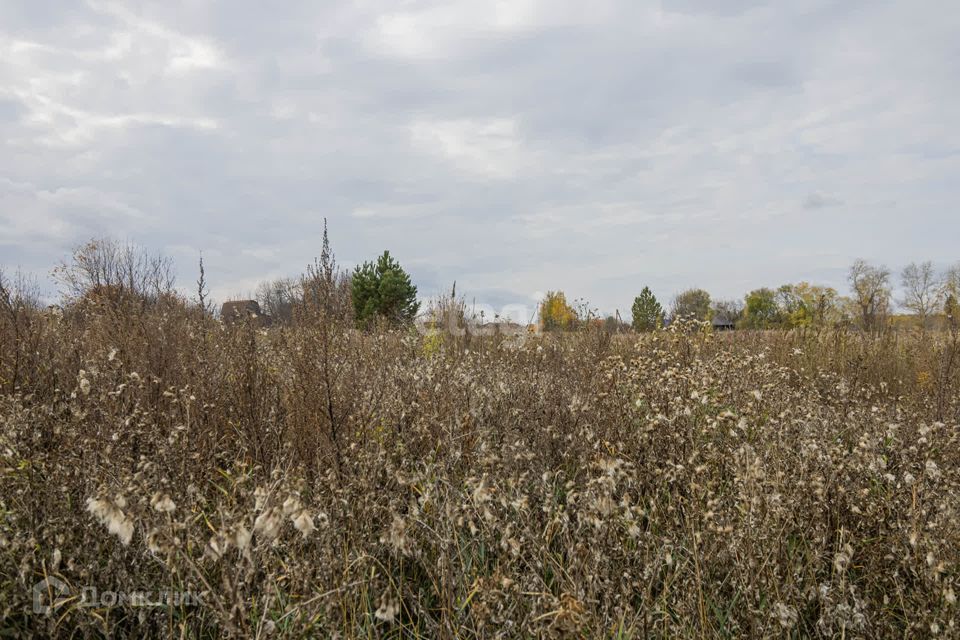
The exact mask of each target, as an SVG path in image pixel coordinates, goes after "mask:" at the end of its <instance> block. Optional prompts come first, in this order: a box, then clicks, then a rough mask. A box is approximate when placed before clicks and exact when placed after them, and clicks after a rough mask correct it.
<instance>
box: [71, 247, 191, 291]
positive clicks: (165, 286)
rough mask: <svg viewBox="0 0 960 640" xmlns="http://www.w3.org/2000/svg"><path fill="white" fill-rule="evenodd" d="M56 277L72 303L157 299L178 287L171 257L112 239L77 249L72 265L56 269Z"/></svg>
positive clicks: (72, 258)
mask: <svg viewBox="0 0 960 640" xmlns="http://www.w3.org/2000/svg"><path fill="white" fill-rule="evenodd" d="M54 277H55V278H56V279H57V280H58V281H59V282H60V284H61V286H62V288H63V289H62V293H63V294H64V296H65V297H66V298H67V299H68V300H72V301H77V300H80V299H82V298H84V297H89V296H96V297H99V298H108V299H111V300H119V299H123V298H134V299H140V300H157V299H159V298H160V297H161V296H163V295H165V294H170V293H172V292H173V284H174V276H173V265H172V263H171V261H170V259H169V258H167V257H165V256H162V255H159V254H157V255H151V254H149V253H148V252H146V251H145V250H143V249H142V248H140V247H137V246H136V245H133V244H122V243H120V242H117V241H116V240H113V239H110V238H100V239H95V240H91V241H90V242H88V243H86V244H84V245H82V246H80V247H77V248H76V249H75V250H74V252H73V256H72V257H71V260H70V262H69V263H67V262H64V263H61V264H60V265H59V266H57V267H56V268H55V269H54Z"/></svg>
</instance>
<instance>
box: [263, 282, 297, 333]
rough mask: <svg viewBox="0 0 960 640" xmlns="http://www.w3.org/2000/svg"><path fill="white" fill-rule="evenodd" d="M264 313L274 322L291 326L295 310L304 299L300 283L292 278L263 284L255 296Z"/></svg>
mask: <svg viewBox="0 0 960 640" xmlns="http://www.w3.org/2000/svg"><path fill="white" fill-rule="evenodd" d="M255 297H256V299H257V302H259V303H260V308H261V309H263V312H264V313H265V314H267V315H268V316H270V318H271V319H272V320H273V321H274V322H278V323H280V324H290V323H291V322H293V309H294V306H295V305H296V304H297V302H298V301H299V300H300V299H301V298H302V297H303V289H302V287H301V284H300V282H298V281H297V280H294V279H292V278H278V279H276V280H270V281H268V282H261V283H260V284H259V286H257V292H256V295H255Z"/></svg>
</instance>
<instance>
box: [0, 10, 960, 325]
mask: <svg viewBox="0 0 960 640" xmlns="http://www.w3.org/2000/svg"><path fill="white" fill-rule="evenodd" d="M719 7H722V8H719ZM958 34H960V4H958V2H957V0H929V1H924V2H913V1H906V0H904V1H896V2H893V1H891V2H885V1H881V0H862V1H861V0H843V1H838V2H824V1H820V0H797V1H777V2H754V1H751V0H729V1H727V0H662V1H657V2H644V1H643V0H593V1H591V2H584V1H583V0H503V1H500V2H495V1H484V2H480V1H476V2H471V1H463V0H445V1H442V2H439V1H438V2H432V1H425V2H421V1H418V0H413V1H411V0H407V1H402V2H398V1H387V0H355V1H348V0H344V1H329V0H322V1H318V0H311V1H306V0H290V1H285V2H279V3H264V2H261V1H259V0H257V1H254V0H220V1H218V2H188V1H176V0H174V1H169V0H167V1H164V2H155V3H140V2H110V1H100V0H96V1H90V2H76V3H73V2H58V1H56V0H4V1H3V2H2V3H0V144H2V145H3V147H2V153H0V264H3V265H5V266H6V267H8V268H15V267H17V266H20V267H22V268H23V269H25V270H27V271H33V272H36V273H38V274H41V275H44V274H46V273H47V272H48V271H49V269H50V267H51V266H52V265H53V264H54V263H55V262H56V261H57V260H59V259H62V258H63V257H64V256H65V255H67V253H68V252H69V250H70V248H71V247H72V246H74V245H76V244H77V243H79V242H81V241H83V240H85V239H89V238H90V237H92V236H99V235H103V234H110V235H113V236H116V237H118V238H121V239H129V240H132V241H134V242H137V243H139V244H142V245H145V246H147V247H149V248H150V249H152V250H159V251H162V252H164V253H166V254H168V255H170V256H171V257H173V258H174V260H175V261H176V263H177V267H178V271H179V274H180V276H181V281H180V284H181V285H182V286H183V287H184V288H188V287H189V286H190V282H191V281H192V280H195V278H196V271H195V264H196V260H197V257H198V255H199V252H200V251H201V250H202V251H203V254H204V257H205V262H206V265H207V271H208V273H207V275H208V277H209V279H210V281H211V284H212V289H213V292H214V294H215V295H216V296H217V297H218V298H219V299H221V300H222V299H224V298H226V297H229V296H232V295H235V294H243V293H249V292H251V291H252V290H253V289H254V287H255V285H256V283H257V282H258V281H259V280H261V279H264V278H269V277H276V276H282V275H293V274H297V273H300V272H301V271H302V270H303V268H304V266H305V265H306V264H307V263H308V262H310V261H311V259H312V258H313V257H314V256H315V255H317V254H318V253H319V245H320V237H321V230H322V226H323V218H324V217H327V218H328V220H329V225H330V233H331V239H332V242H333V248H334V250H335V252H336V253H337V256H338V258H339V260H340V262H341V263H342V264H344V265H346V266H351V265H353V264H355V263H357V262H361V261H363V260H365V259H369V258H372V257H374V256H375V255H376V254H378V253H379V252H381V251H382V250H384V249H390V251H391V252H392V253H393V254H394V255H395V256H397V258H398V259H399V260H400V261H401V263H402V264H403V265H404V266H405V267H407V268H408V270H409V271H411V273H412V274H413V276H414V280H415V282H416V284H418V285H419V287H420V290H421V293H422V294H425V295H430V294H434V293H436V292H439V291H440V289H441V288H443V287H449V285H450V283H451V282H452V281H453V280H456V281H457V288H458V290H459V291H461V292H463V293H465V294H466V295H467V296H468V298H471V299H472V298H474V297H475V298H476V299H477V300H478V301H483V302H487V303H489V304H491V305H493V306H494V307H495V308H499V307H501V306H502V305H504V304H508V303H515V304H525V303H526V304H532V302H531V298H532V296H534V295H536V294H537V292H542V291H545V290H548V289H557V288H560V289H563V290H564V291H566V292H567V294H568V297H571V298H574V297H584V298H587V299H589V300H590V301H591V302H592V303H593V304H594V305H595V306H597V307H599V308H600V309H602V310H613V309H614V308H619V309H620V310H621V311H625V310H628V309H629V306H630V303H631V301H632V299H633V296H634V295H636V294H637V293H638V292H639V290H640V288H642V287H643V285H645V284H649V285H650V286H651V287H652V288H653V290H654V292H655V293H657V294H658V295H659V296H660V297H661V298H663V299H669V298H670V297H671V296H672V295H673V294H674V293H675V292H676V291H678V290H680V289H683V288H686V287H691V286H700V287H704V288H706V289H708V290H709V291H710V292H711V293H713V294H714V297H740V296H742V295H743V293H744V292H745V291H747V290H748V289H751V288H755V287H759V286H765V285H766V286H775V285H779V284H781V283H783V282H791V281H799V280H808V281H814V282H817V283H822V284H830V285H834V286H837V287H839V288H841V289H845V284H844V276H845V270H846V268H847V266H848V265H849V264H850V263H851V262H852V261H853V260H854V259H855V258H857V257H864V258H866V259H868V260H872V261H876V262H884V263H886V264H887V265H889V266H890V267H891V268H893V269H894V270H898V269H899V268H900V267H902V266H903V265H904V264H905V263H907V262H910V261H912V260H925V259H930V260H933V261H934V262H935V263H937V264H938V265H941V266H942V265H946V264H948V263H953V262H955V261H957V260H960V243H958V240H960V208H958V196H960V35H958Z"/></svg>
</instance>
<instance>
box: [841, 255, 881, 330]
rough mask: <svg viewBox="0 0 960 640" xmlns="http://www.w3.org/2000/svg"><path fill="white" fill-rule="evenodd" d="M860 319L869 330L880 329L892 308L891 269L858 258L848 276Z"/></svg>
mask: <svg viewBox="0 0 960 640" xmlns="http://www.w3.org/2000/svg"><path fill="white" fill-rule="evenodd" d="M847 279H848V280H849V281H850V288H851V289H852V290H853V297H854V302H855V303H856V305H857V309H858V311H859V312H860V321H861V322H862V324H863V328H864V329H866V330H867V331H872V330H876V329H879V328H880V327H881V326H882V323H883V320H884V318H885V317H886V315H887V312H888V311H889V308H890V270H889V269H887V268H886V267H884V266H879V267H875V266H873V265H871V264H868V263H867V262H866V261H865V260H857V261H856V262H854V263H853V265H852V266H851V267H850V273H849V275H848V276H847Z"/></svg>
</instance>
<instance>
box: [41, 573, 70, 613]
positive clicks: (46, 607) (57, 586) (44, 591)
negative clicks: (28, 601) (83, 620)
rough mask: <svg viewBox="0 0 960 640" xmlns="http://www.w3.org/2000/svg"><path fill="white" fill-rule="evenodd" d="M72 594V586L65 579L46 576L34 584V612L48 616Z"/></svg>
mask: <svg viewBox="0 0 960 640" xmlns="http://www.w3.org/2000/svg"><path fill="white" fill-rule="evenodd" d="M69 595H70V587H69V586H67V583H66V582H64V581H63V580H58V579H57V578H53V577H50V578H46V579H44V580H41V581H40V582H38V583H37V584H35V585H33V612H34V613H35V614H37V615H43V616H48V615H50V614H51V613H53V612H54V611H56V610H57V608H58V607H60V605H62V604H63V603H64V602H65V601H66V600H67V597H68V596H69Z"/></svg>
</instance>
